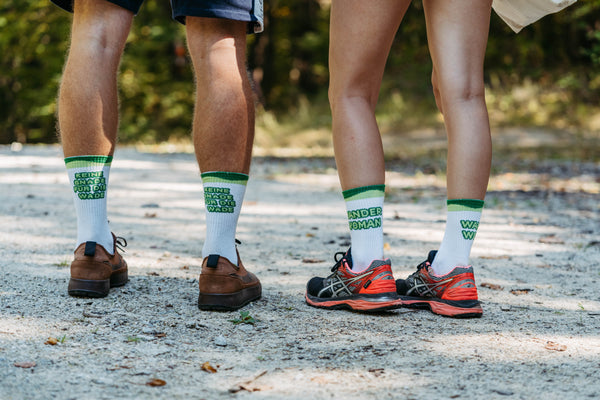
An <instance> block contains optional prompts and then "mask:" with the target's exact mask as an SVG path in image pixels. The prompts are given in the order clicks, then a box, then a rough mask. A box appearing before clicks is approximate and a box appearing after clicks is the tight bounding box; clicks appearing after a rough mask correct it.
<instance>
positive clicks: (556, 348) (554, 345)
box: [544, 340, 567, 351]
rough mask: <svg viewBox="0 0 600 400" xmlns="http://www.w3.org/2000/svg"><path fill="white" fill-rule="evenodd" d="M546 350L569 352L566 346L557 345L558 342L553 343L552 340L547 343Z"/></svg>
mask: <svg viewBox="0 0 600 400" xmlns="http://www.w3.org/2000/svg"><path fill="white" fill-rule="evenodd" d="M544 347H545V348H546V350H554V351H565V350H567V346H566V345H564V344H560V343H556V342H551V341H550V340H548V341H547V342H546V345H545V346H544Z"/></svg>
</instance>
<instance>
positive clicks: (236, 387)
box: [229, 370, 269, 393]
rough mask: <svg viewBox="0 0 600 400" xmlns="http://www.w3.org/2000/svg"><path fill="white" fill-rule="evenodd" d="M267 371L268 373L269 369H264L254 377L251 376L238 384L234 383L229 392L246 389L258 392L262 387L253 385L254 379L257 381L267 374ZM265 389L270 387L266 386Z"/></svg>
mask: <svg viewBox="0 0 600 400" xmlns="http://www.w3.org/2000/svg"><path fill="white" fill-rule="evenodd" d="M266 373H267V370H263V371H261V372H259V373H258V374H256V375H255V376H254V377H253V378H251V379H249V380H247V381H245V382H241V383H237V384H235V385H233V386H232V387H230V388H229V393H237V392H239V391H241V390H245V391H247V392H257V391H259V390H261V388H260V387H258V386H252V383H253V382H254V381H256V380H257V379H258V378H260V377H261V376H263V375H265V374H266ZM264 389H269V387H264Z"/></svg>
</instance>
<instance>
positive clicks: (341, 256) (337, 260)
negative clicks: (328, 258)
mask: <svg viewBox="0 0 600 400" xmlns="http://www.w3.org/2000/svg"><path fill="white" fill-rule="evenodd" d="M345 255H346V253H345V252H343V251H338V252H337V253H335V254H334V256H333V259H334V260H335V265H334V266H333V267H331V272H335V271H337V269H338V268H339V267H340V265H342V261H343V260H344V258H345Z"/></svg>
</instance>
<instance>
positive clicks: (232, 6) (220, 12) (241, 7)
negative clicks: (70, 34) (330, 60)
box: [51, 0, 264, 33]
mask: <svg viewBox="0 0 600 400" xmlns="http://www.w3.org/2000/svg"><path fill="white" fill-rule="evenodd" d="M51 1H52V2H53V3H54V4H56V5H57V6H59V7H60V8H63V9H65V10H67V11H70V12H73V0H51ZM107 1H109V2H111V3H113V4H116V5H118V6H120V7H123V8H124V9H126V10H129V11H131V12H132V13H134V14H137V13H138V11H139V10H140V7H141V6H142V3H143V2H144V0H107ZM171 9H172V10H173V18H174V19H176V20H177V21H179V22H181V23H182V24H185V17H205V18H223V19H232V20H235V21H247V22H248V31H249V32H254V33H258V32H262V31H263V28H264V22H263V21H264V19H263V0H171Z"/></svg>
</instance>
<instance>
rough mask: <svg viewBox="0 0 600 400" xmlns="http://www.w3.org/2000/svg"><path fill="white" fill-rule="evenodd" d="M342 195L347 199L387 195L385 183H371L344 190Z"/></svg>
mask: <svg viewBox="0 0 600 400" xmlns="http://www.w3.org/2000/svg"><path fill="white" fill-rule="evenodd" d="M342 195H343V196H344V200H346V201H352V200H362V199H371V198H374V197H383V196H384V195H385V185H370V186H361V187H357V188H354V189H348V190H344V191H343V192H342Z"/></svg>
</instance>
